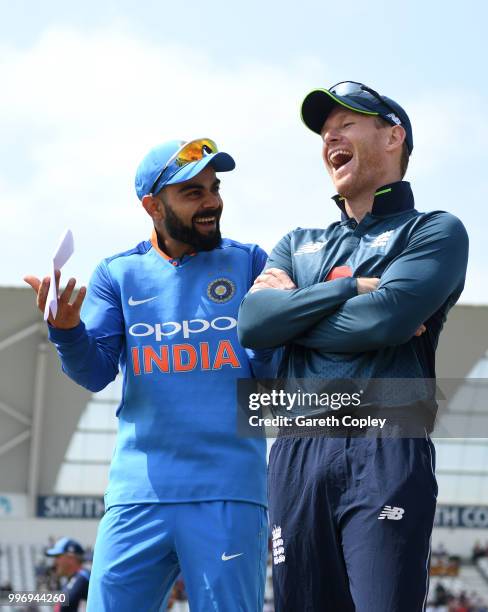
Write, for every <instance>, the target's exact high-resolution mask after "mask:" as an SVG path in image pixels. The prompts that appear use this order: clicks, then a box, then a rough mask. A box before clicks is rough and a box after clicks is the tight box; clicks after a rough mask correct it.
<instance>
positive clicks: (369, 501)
mask: <svg viewBox="0 0 488 612" xmlns="http://www.w3.org/2000/svg"><path fill="white" fill-rule="evenodd" d="M434 457H435V454H434V446H433V444H432V442H431V440H430V439H429V438H428V437H425V438H404V439H398V438H397V439H394V438H385V439H378V438H373V439H371V438H370V439H366V438H352V437H348V438H325V437H318V436H317V437H304V438H300V437H282V438H278V440H277V441H276V442H275V443H274V445H273V447H272V449H271V454H270V465H269V518H270V524H271V530H272V542H273V586H274V595H275V610H276V612H298V611H305V610H306V611H307V612H308V611H310V612H315V611H317V612H319V611H320V612H421V611H423V610H424V609H425V603H426V599H427V590H428V567H429V556H430V536H431V533H432V526H433V522H434V513H435V505H436V496H437V483H436V479H435V475H434Z"/></svg>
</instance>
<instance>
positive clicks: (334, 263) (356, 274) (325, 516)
mask: <svg viewBox="0 0 488 612" xmlns="http://www.w3.org/2000/svg"><path fill="white" fill-rule="evenodd" d="M302 118H303V121H304V123H305V124H306V125H307V127H309V128H310V129H311V130H313V131H314V132H316V133H317V134H319V135H320V136H321V138H322V157H323V161H324V163H325V167H326V169H327V171H328V173H329V175H330V176H331V179H332V182H333V184H334V186H335V188H336V190H337V192H338V195H336V196H335V197H334V201H335V203H336V205H337V206H338V207H339V209H340V212H341V221H339V222H336V223H333V224H332V225H330V226H329V227H328V228H326V229H325V230H324V229H300V228H299V229H296V230H294V231H292V232H290V233H289V234H288V235H286V236H285V237H284V238H283V239H282V240H281V241H280V242H279V243H278V244H277V246H276V247H275V249H274V250H273V252H272V253H271V256H270V257H269V260H268V262H267V264H266V271H265V272H264V273H263V274H262V275H260V276H259V277H258V279H257V280H256V283H255V285H254V287H253V289H252V290H251V291H250V293H249V294H248V295H247V297H246V298H245V300H244V302H243V304H242V306H241V310H240V313H239V336H240V339H241V342H242V343H243V345H244V346H248V347H253V348H255V349H258V348H264V347H277V346H281V345H286V353H285V357H284V359H283V362H282V364H281V366H280V377H283V378H309V379H311V378H323V379H343V380H345V379H348V380H350V379H362V380H364V379H367V380H369V379H406V378H409V379H413V381H412V383H411V384H409V385H403V386H401V387H400V386H395V385H394V384H393V383H391V384H390V386H391V389H390V390H389V393H390V395H391V397H390V399H388V400H386V401H381V402H379V403H378V405H377V408H381V409H382V410H385V414H386V413H387V412H388V411H390V413H391V414H393V407H398V408H400V407H401V406H399V405H398V401H394V400H395V397H394V396H395V395H398V397H399V398H400V400H401V401H400V404H403V407H404V408H406V410H405V411H404V413H403V414H404V416H407V417H409V416H410V414H412V415H413V410H411V411H410V413H409V411H408V409H409V408H411V407H412V405H413V404H415V406H416V408H418V407H419V402H418V401H417V400H418V399H419V397H416V391H415V389H416V388H417V387H418V388H421V387H422V384H421V382H422V379H434V378H435V350H436V347H437V341H438V338H439V334H440V331H441V329H442V326H443V324H444V321H445V319H446V315H447V312H448V311H449V309H450V308H451V306H452V305H453V304H454V303H455V302H456V300H457V299H458V298H459V295H460V294H461V291H462V289H463V286H464V278H465V273H466V265H467V255H468V238H467V235H466V231H465V229H464V227H463V225H462V223H461V222H460V221H459V220H458V219H457V218H456V217H454V216H453V215H451V214H449V213H446V212H442V211H439V210H437V211H434V212H427V213H425V212H419V211H417V210H415V208H414V199H413V195H412V191H411V189H410V184H409V183H408V182H405V181H402V178H403V176H404V174H405V171H406V169H407V165H408V160H409V156H410V154H411V152H412V148H413V137H412V127H411V124H410V120H409V118H408V116H407V114H406V112H405V111H404V109H403V108H402V107H401V106H400V105H399V104H397V103H396V102H394V101H393V100H391V99H390V98H388V97H386V96H381V95H379V94H378V93H377V92H376V91H374V90H372V89H370V88H369V87H366V86H365V85H363V84H361V83H356V82H351V81H347V82H342V83H339V84H337V85H336V86H334V87H331V88H330V89H318V90H315V91H312V92H311V93H309V94H308V95H307V96H306V98H305V99H304V101H303V105H302ZM415 381H417V382H415ZM402 398H403V399H402ZM420 398H422V396H421V397H420ZM397 400H398V398H397ZM431 400H432V398H429V397H426V398H425V407H428V406H429V405H430V403H429V402H431ZM390 402H391V403H390ZM421 407H423V404H421ZM424 416H425V429H424V426H423V423H424V421H422V428H421V431H422V432H423V433H422V437H420V436H418V437H412V434H409V435H410V437H407V436H404V437H401V438H396V439H394V438H393V437H385V436H383V439H381V438H380V437H379V436H381V433H380V432H379V430H378V431H376V433H374V435H372V436H371V435H369V436H368V437H367V438H366V437H355V436H353V435H347V434H344V436H341V437H326V436H324V435H317V432H316V431H315V432H310V433H307V435H301V436H300V435H299V430H300V428H299V427H298V424H297V425H295V427H294V428H291V429H289V428H283V430H284V431H282V432H281V435H280V437H279V438H278V440H277V441H276V442H275V444H274V445H273V447H272V450H271V456H270V466H269V495H270V500H269V504H270V523H271V528H272V532H273V540H274V542H275V543H276V554H275V555H274V567H273V581H274V592H275V606H276V611H277V612H296V610H305V609H307V610H321V611H326V610H327V611H329V612H337V611H338V610H340V611H341V612H352V611H353V610H357V611H360V612H419V611H420V610H423V609H424V606H425V601H426V597H427V589H428V566H429V550H430V536H431V532H432V525H433V519H434V511H435V504H436V496H437V484H436V479H435V475H434V448H433V445H432V442H431V440H430V438H429V436H428V433H429V432H430V430H431V424H430V426H429V424H428V414H427V412H426V414H425V415H424ZM287 433H288V435H287ZM312 433H313V434H315V435H312ZM278 553H279V554H278Z"/></svg>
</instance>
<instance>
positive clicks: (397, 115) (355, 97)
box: [301, 81, 413, 153]
mask: <svg viewBox="0 0 488 612" xmlns="http://www.w3.org/2000/svg"><path fill="white" fill-rule="evenodd" d="M337 105H339V106H343V107H345V108H347V109H349V110H352V111H356V112H357V113H361V114H363V115H371V116H378V117H381V118H382V119H384V120H385V121H388V123H390V124H391V125H401V126H402V127H403V128H405V132H406V137H405V141H406V143H407V147H408V152H409V153H411V152H412V150H413V134H412V125H411V123H410V119H409V118H408V115H407V113H406V112H405V111H404V110H403V108H402V107H401V106H400V105H399V104H398V103H397V102H395V101H394V100H392V99H391V98H387V97H386V96H382V95H380V94H379V93H378V92H376V91H375V90H374V89H371V88H370V87H368V86H366V85H363V84H362V83H357V82H356V81H342V82H341V83H337V84H336V85H333V86H332V87H330V88H329V89H314V90H313V91H311V92H310V93H309V94H307V95H306V96H305V99H304V100H303V102H302V110H301V115H302V121H303V123H305V125H306V126H307V127H308V128H310V129H311V130H312V131H313V132H316V133H317V134H320V133H321V130H322V127H323V125H324V122H325V120H326V119H327V117H328V116H329V114H330V112H331V111H332V109H333V108H335V107H336V106H337Z"/></svg>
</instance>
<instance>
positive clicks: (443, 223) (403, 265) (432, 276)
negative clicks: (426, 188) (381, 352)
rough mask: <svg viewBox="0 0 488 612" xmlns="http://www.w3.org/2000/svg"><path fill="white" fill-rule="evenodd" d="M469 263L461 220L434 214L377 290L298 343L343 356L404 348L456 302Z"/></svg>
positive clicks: (349, 303)
mask: <svg viewBox="0 0 488 612" xmlns="http://www.w3.org/2000/svg"><path fill="white" fill-rule="evenodd" d="M467 261H468V236H467V233H466V230H465V228H464V226H463V224H462V223H461V221H459V219H457V218H456V217H454V216H453V215H450V214H448V213H442V212H437V213H433V214H432V215H429V216H428V217H427V218H426V219H425V220H423V221H422V222H421V223H419V224H418V225H417V226H416V227H415V228H414V230H413V232H412V234H411V236H410V240H409V242H408V244H407V247H406V248H405V250H404V251H403V252H402V253H401V254H400V255H399V256H398V257H396V258H395V259H394V260H393V261H392V262H391V263H390V265H389V266H388V268H387V269H386V270H385V271H384V273H383V274H382V276H381V280H380V284H379V287H378V289H377V290H376V291H373V292H371V293H367V294H364V295H358V296H357V297H354V298H352V299H350V300H348V301H347V302H346V303H344V304H343V305H342V306H341V307H340V308H339V309H338V310H337V312H335V313H333V314H331V315H329V316H326V317H324V318H323V319H322V320H321V321H319V322H318V323H317V324H316V325H315V326H314V327H313V328H311V329H310V330H308V331H307V332H306V333H305V334H303V335H302V336H301V337H299V338H297V339H295V343H296V344H300V345H302V346H305V347H308V348H314V349H321V350H323V351H329V352H339V353H341V352H345V353H351V352H361V351H370V350H377V349H380V348H383V347H386V346H395V345H399V344H404V343H405V342H408V341H409V340H410V339H411V338H412V337H413V335H414V334H415V332H416V330H417V329H418V328H419V327H420V325H421V324H423V323H424V322H426V321H427V319H429V317H431V316H432V315H433V314H434V313H435V312H436V311H437V310H438V309H439V308H441V306H443V305H444V304H447V305H448V306H449V307H450V306H452V305H453V304H454V303H455V302H456V301H457V299H458V297H459V295H460V294H461V291H462V289H463V287H464V279H465V276H466V267H467Z"/></svg>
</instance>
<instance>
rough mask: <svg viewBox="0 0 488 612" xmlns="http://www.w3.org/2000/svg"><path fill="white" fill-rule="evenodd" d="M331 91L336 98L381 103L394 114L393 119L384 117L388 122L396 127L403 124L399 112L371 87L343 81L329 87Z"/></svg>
mask: <svg viewBox="0 0 488 612" xmlns="http://www.w3.org/2000/svg"><path fill="white" fill-rule="evenodd" d="M329 91H330V93H333V94H335V95H336V96H355V97H357V98H363V99H365V100H369V101H370V102H374V103H375V104H377V103H378V102H379V103H380V104H382V105H383V106H386V108H387V109H388V110H390V111H391V112H392V113H393V117H384V118H385V119H386V120H387V121H388V120H390V122H391V123H394V124H396V125H401V124H402V122H401V120H400V118H399V117H398V114H397V111H396V110H395V109H394V108H392V107H391V106H390V105H389V104H388V102H386V101H385V100H384V99H383V98H382V97H381V96H380V94H379V93H378V92H377V91H375V90H374V89H371V87H368V86H367V85H363V84H362V83H357V82H356V81H341V82H340V83H336V84H335V85H333V86H332V87H329Z"/></svg>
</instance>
